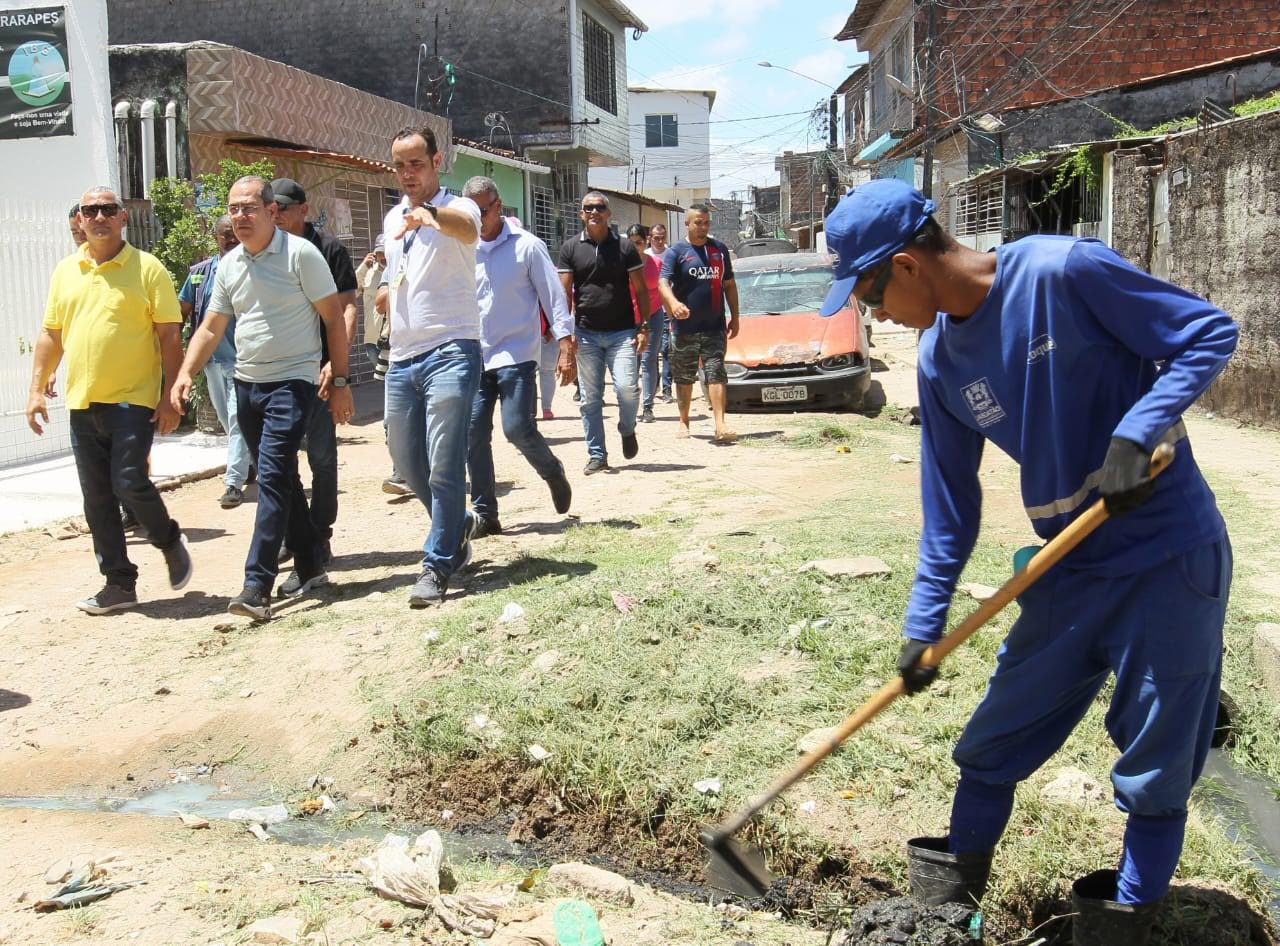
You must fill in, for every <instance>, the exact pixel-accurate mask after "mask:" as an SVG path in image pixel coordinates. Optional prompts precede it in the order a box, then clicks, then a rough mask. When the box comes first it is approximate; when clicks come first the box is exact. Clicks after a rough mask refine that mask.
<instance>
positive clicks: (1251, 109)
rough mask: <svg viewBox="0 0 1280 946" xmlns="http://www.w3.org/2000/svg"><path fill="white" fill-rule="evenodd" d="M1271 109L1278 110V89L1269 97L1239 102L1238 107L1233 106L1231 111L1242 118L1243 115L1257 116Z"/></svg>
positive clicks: (1279, 102)
mask: <svg viewBox="0 0 1280 946" xmlns="http://www.w3.org/2000/svg"><path fill="white" fill-rule="evenodd" d="M1273 108H1280V89H1277V90H1276V91H1275V92H1272V93H1271V94H1270V95H1263V96H1260V97H1258V98H1254V99H1249V100H1248V101H1246V102H1241V103H1240V104H1239V105H1235V106H1233V107H1232V109H1231V111H1233V112H1235V113H1236V114H1237V115H1240V116H1242V117H1243V116H1245V115H1257V114H1258V113H1259V112H1269V111H1271V110H1272V109H1273Z"/></svg>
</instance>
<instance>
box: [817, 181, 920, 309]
mask: <svg viewBox="0 0 1280 946" xmlns="http://www.w3.org/2000/svg"><path fill="white" fill-rule="evenodd" d="M933 208H934V203H933V201H932V200H930V199H929V198H927V197H925V196H924V194H922V193H920V192H919V191H918V190H916V189H915V188H914V187H912V186H911V185H910V184H907V183H905V182H903V181H900V180H898V179H897V178H892V177H883V178H878V179H876V180H874V181H868V182H867V183H865V184H860V185H858V186H857V187H851V188H849V192H848V193H847V194H845V195H844V196H843V197H841V198H840V203H838V204H836V209H835V210H833V211H831V216H829V217H828V218H827V221H826V224H825V229H826V235H827V252H828V253H830V254H831V255H832V256H834V257H835V259H836V281H835V282H834V283H832V284H831V290H830V291H829V292H828V293H827V301H826V302H824V303H823V304H822V308H821V309H819V310H818V311H819V312H820V313H821V314H822V315H835V313H837V312H839V311H840V310H841V309H843V308H844V307H845V305H846V304H848V302H849V296H850V294H851V293H852V292H853V286H854V284H855V283H856V282H857V281H858V278H859V277H860V276H861V275H862V274H863V273H865V272H866V271H867V270H869V269H871V268H872V267H873V266H875V265H876V264H878V263H882V262H884V261H885V260H887V259H888V258H889V257H890V256H892V255H893V254H894V253H896V252H898V250H900V249H902V248H903V247H904V246H906V245H907V243H908V242H910V240H911V238H912V237H913V236H915V235H916V232H917V231H919V229H920V228H921V227H922V226H924V222H925V221H926V220H927V219H929V215H930V214H931V213H933Z"/></svg>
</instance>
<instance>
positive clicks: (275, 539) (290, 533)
mask: <svg viewBox="0 0 1280 946" xmlns="http://www.w3.org/2000/svg"><path fill="white" fill-rule="evenodd" d="M315 401H316V386H315V385H314V384H311V383H310V382H309V381H271V382H249V381H241V380H239V379H237V380H236V408H237V410H238V411H239V414H240V431H241V432H242V433H243V434H244V439H245V442H246V443H247V444H248V445H249V452H250V453H251V454H252V455H253V462H254V464H255V465H256V466H257V467H258V512H257V517H256V518H255V519H254V523H253V538H252V539H251V540H250V541H249V556H248V558H246V559H245V563H244V584H245V587H246V588H254V589H257V590H258V591H260V592H262V593H263V594H265V595H269V594H271V586H272V585H273V584H274V583H275V579H276V575H277V573H278V572H279V570H280V567H279V564H278V561H279V558H280V544H281V542H284V541H286V540H287V541H288V543H289V548H290V550H291V551H292V552H293V562H294V566H295V567H296V568H297V570H298V574H300V575H304V576H308V577H310V576H312V575H314V574H316V573H317V572H318V571H319V570H320V567H321V556H322V551H321V548H320V543H319V539H318V537H317V536H316V531H315V527H314V526H312V524H311V516H310V515H309V514H308V512H307V496H306V493H304V492H303V491H302V480H300V479H299V478H298V449H299V448H300V447H301V446H302V436H303V434H304V433H305V432H306V427H307V418H308V417H309V416H310V414H311V406H312V404H313V403H315Z"/></svg>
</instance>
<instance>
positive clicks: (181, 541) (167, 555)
mask: <svg viewBox="0 0 1280 946" xmlns="http://www.w3.org/2000/svg"><path fill="white" fill-rule="evenodd" d="M164 563H165V564H166V565H168V566H169V587H170V588H172V589H173V590H174V591H181V590H182V589H183V588H185V587H187V582H189V581H190V580H191V572H192V567H191V553H189V552H188V551H187V537H186V536H185V535H182V534H181V533H179V534H178V542H177V544H176V545H174V546H173V547H172V548H167V549H164Z"/></svg>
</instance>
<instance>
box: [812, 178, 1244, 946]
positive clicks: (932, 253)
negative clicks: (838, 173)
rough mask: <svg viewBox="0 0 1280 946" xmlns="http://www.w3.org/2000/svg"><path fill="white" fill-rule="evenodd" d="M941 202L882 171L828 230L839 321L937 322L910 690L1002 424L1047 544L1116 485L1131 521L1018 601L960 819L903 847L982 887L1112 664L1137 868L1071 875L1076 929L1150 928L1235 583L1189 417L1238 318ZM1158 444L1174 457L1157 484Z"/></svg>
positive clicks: (967, 745)
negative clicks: (940, 214) (867, 314)
mask: <svg viewBox="0 0 1280 946" xmlns="http://www.w3.org/2000/svg"><path fill="white" fill-rule="evenodd" d="M933 207H934V205H933V202H932V201H931V200H928V199H927V198H925V197H924V196H923V195H922V194H920V193H919V192H918V191H916V190H914V189H913V188H911V187H909V186H907V185H906V184H903V183H901V182H899V181H895V180H876V181H872V182H870V183H868V184H864V185H862V186H860V187H858V188H856V189H854V190H852V191H850V192H849V194H848V195H846V196H845V197H844V198H843V199H842V200H841V201H840V203H839V205H838V206H837V207H836V209H835V210H834V211H833V212H832V214H831V216H830V217H829V218H828V219H827V223H826V234H827V246H828V248H829V249H831V250H832V252H833V253H834V254H836V256H837V258H838V262H837V264H836V281H835V284H834V285H833V286H832V289H831V292H830V294H829V296H828V298H827V302H826V305H825V306H824V307H823V314H830V313H833V312H835V311H837V310H838V309H839V308H840V307H841V306H843V305H844V304H845V303H846V302H847V301H848V298H849V295H850V294H851V293H852V294H853V295H854V296H856V297H857V298H858V299H859V300H860V301H861V302H863V304H865V305H867V306H869V307H870V308H871V309H873V310H874V311H875V314H876V317H877V318H878V319H881V320H883V319H886V318H887V319H890V320H892V321H894V322H896V323H897V324H899V325H904V326H908V327H910V328H915V329H919V330H922V331H923V335H922V337H921V340H920V351H919V369H918V382H919V397H920V416H921V422H922V446H921V457H920V460H921V463H920V467H921V469H920V473H921V492H922V499H923V504H924V528H923V532H922V534H921V538H920V558H919V565H918V568H917V572H916V577H915V584H914V587H913V589H912V593H911V600H910V603H909V605H908V608H907V615H906V620H905V629H904V635H905V637H906V641H905V642H904V644H903V646H902V652H901V654H900V656H899V662H898V666H899V670H900V672H901V673H902V676H903V680H904V683H905V684H906V688H907V690H908V691H910V692H913V693H914V692H918V691H919V690H921V689H923V688H924V687H927V686H928V685H929V683H930V682H932V679H933V677H934V674H935V671H934V670H933V669H931V668H926V667H922V666H920V665H919V660H920V656H921V654H922V653H923V651H924V650H925V648H926V647H928V645H929V644H930V643H931V642H932V641H936V640H938V639H939V638H940V637H941V636H942V633H943V631H944V628H945V625H946V619H947V609H948V607H949V605H950V600H951V595H952V593H953V591H954V589H955V585H956V580H957V578H958V577H959V575H960V572H961V570H962V569H963V568H964V565H965V562H966V561H967V559H968V557H969V554H970V552H971V551H972V549H973V545H974V542H975V540H976V538H977V534H978V526H979V519H980V510H981V488H980V485H979V479H978V466H979V462H980V460H981V458H982V450H983V447H984V444H985V442H986V441H988V440H990V441H991V442H992V443H994V444H995V445H996V446H997V447H999V448H1000V449H1002V450H1004V451H1005V452H1006V453H1007V454H1009V456H1011V457H1012V458H1013V459H1014V460H1015V461H1016V462H1017V463H1018V464H1019V465H1020V466H1021V480H1022V498H1023V504H1024V506H1025V507H1026V511H1027V515H1028V517H1029V518H1030V519H1031V522H1032V525H1033V527H1034V528H1035V531H1036V533H1037V535H1039V536H1040V537H1041V538H1042V539H1049V538H1052V537H1053V536H1054V535H1056V534H1058V533H1059V532H1060V531H1061V530H1062V529H1063V528H1064V527H1065V526H1066V525H1067V524H1068V523H1070V522H1071V521H1072V520H1073V519H1074V518H1075V517H1076V516H1077V515H1079V514H1080V513H1082V512H1083V511H1084V510H1085V509H1087V508H1088V507H1089V506H1090V505H1091V504H1092V503H1093V502H1094V501H1095V500H1096V499H1097V498H1098V497H1099V496H1101V497H1102V498H1103V499H1104V500H1105V501H1106V504H1107V507H1108V510H1109V512H1110V514H1111V517H1112V518H1111V519H1110V520H1109V521H1108V522H1107V523H1106V524H1104V525H1103V526H1102V528H1100V529H1099V530H1098V531H1097V532H1095V533H1093V535H1092V536H1090V537H1089V538H1088V539H1086V540H1085V541H1084V542H1082V543H1081V544H1080V546H1079V547H1077V548H1076V549H1075V551H1073V552H1072V553H1070V554H1069V555H1068V556H1066V557H1065V558H1064V559H1063V560H1062V562H1061V563H1060V564H1059V565H1057V566H1056V567H1055V568H1053V569H1052V570H1050V571H1049V572H1048V573H1047V574H1046V575H1045V576H1044V577H1043V578H1041V579H1040V581H1038V582H1037V583H1036V584H1035V585H1033V586H1032V587H1031V588H1030V589H1028V590H1027V591H1026V592H1025V593H1024V594H1023V595H1022V597H1021V600H1020V604H1021V607H1022V613H1021V615H1020V616H1019V618H1018V620H1017V621H1016V622H1015V623H1014V626H1013V628H1012V629H1011V630H1010V632H1009V635H1008V637H1007V638H1006V639H1005V641H1004V643H1003V645H1002V647H1001V649H1000V653H999V657H998V661H997V666H996V670H995V672H994V674H993V675H992V677H991V681H990V684H989V687H988V690H987V693H986V695H985V696H984V697H983V699H982V702H981V703H980V704H979V705H978V708H977V710H975V712H974V714H973V717H972V718H971V719H970V721H969V723H968V725H967V726H966V728H965V731H964V733H963V734H962V735H961V737H960V741H959V743H958V744H957V746H956V749H955V752H954V758H955V761H956V764H957V765H958V766H959V768H960V780H959V784H958V785H957V787H956V793H955V799H954V801H953V805H952V811H951V824H950V833H949V834H948V835H947V836H946V837H944V838H917V839H914V840H913V841H911V842H909V843H908V860H909V868H910V873H911V875H912V884H913V890H915V891H916V892H917V894H918V895H920V896H923V897H925V898H933V899H934V901H935V902H941V901H944V900H962V901H967V900H972V899H976V898H978V897H981V895H982V893H983V891H984V890H985V886H986V880H987V873H988V871H989V869H990V863H991V854H992V850H993V849H994V847H995V845H996V842H997V841H998V840H999V838H1000V835H1001V834H1002V832H1003V831H1004V828H1005V825H1006V823H1007V822H1008V819H1009V816H1010V813H1011V810H1012V807H1013V795H1014V788H1015V786H1016V785H1017V784H1018V782H1020V781H1022V780H1023V779H1025V778H1027V777H1028V776H1030V775H1031V774H1032V773H1033V772H1035V771H1036V770H1037V769H1038V768H1039V767H1040V766H1041V765H1043V764H1044V762H1045V761H1046V760H1047V759H1048V758H1049V757H1050V756H1051V755H1052V754H1053V753H1054V752H1056V751H1057V749H1058V748H1059V747H1060V746H1061V745H1062V743H1063V742H1064V741H1065V740H1066V738H1067V736H1068V735H1069V734H1070V733H1071V731H1072V729H1074V728H1075V725H1076V724H1077V723H1078V722H1079V721H1080V719H1081V718H1082V717H1083V716H1084V714H1085V712H1086V711H1087V709H1088V708H1089V705H1090V704H1091V703H1092V701H1093V699H1094V697H1095V696H1096V695H1097V694H1098V692H1099V690H1100V689H1101V688H1102V686H1103V684H1104V683H1105V682H1106V679H1107V677H1108V675H1109V674H1114V675H1115V681H1116V682H1115V692H1114V695H1113V696H1112V698H1111V703H1110V708H1109V710H1108V712H1107V730H1108V732H1109V733H1110V735H1111V738H1112V740H1113V741H1114V743H1115V745H1116V748H1117V749H1118V750H1119V753H1120V755H1119V758H1118V759H1117V761H1116V763H1115V766H1114V768H1113V769H1112V773H1111V780H1112V784H1113V786H1114V789H1115V800H1116V805H1117V806H1118V807H1119V808H1120V809H1121V810H1122V811H1124V812H1125V813H1126V814H1127V815H1128V822H1127V827H1126V830H1125V835H1124V843H1123V850H1122V852H1121V857H1120V861H1119V865H1118V869H1117V870H1110V871H1098V872H1095V873H1094V874H1091V875H1089V876H1087V877H1084V878H1080V879H1079V880H1077V881H1076V883H1075V886H1074V887H1073V890H1072V899H1073V903H1074V906H1075V910H1076V912H1077V918H1076V921H1075V942H1076V944H1077V946H1098V944H1111V943H1117V944H1119V943H1124V944H1126V946H1128V944H1133V943H1143V942H1146V941H1147V938H1148V937H1149V936H1150V929H1151V921H1152V916H1153V912H1154V909H1155V906H1156V904H1157V903H1158V901H1159V900H1160V899H1161V897H1163V896H1164V894H1165V892H1166V890H1167V889H1168V885H1169V880H1170V878H1171V877H1172V876H1173V872H1174V869H1175V867H1176V866H1177V862H1178V857H1179V855H1180V853H1181V850H1182V842H1183V832H1184V828H1185V823H1186V816H1187V798H1188V796H1189V794H1190V792H1191V787H1192V785H1193V784H1194V783H1195V781H1196V779H1197V778H1198V777H1199V775H1200V771H1201V769H1202V767H1203V765H1204V760H1205V755H1206V753H1207V751H1208V749H1209V744H1210V740H1211V738H1212V734H1213V728H1214V721H1215V716H1216V710H1217V705H1218V683H1219V676H1220V671H1221V662H1222V625H1223V621H1224V618H1225V613H1226V605H1227V594H1228V591H1229V588H1230V584H1231V548H1230V545H1229V543H1228V541H1227V535H1226V528H1225V525H1224V523H1223V520H1222V517H1221V515H1220V514H1219V512H1218V509H1217V506H1216V504H1215V502H1214V498H1213V494H1212V493H1211V492H1210V490H1209V487H1208V486H1207V485H1206V483H1205V481H1204V478H1203V477H1202V476H1201V474H1200V470H1199V468H1198V467H1197V466H1196V462H1195V459H1194V457H1193V455H1192V452H1191V446H1190V443H1189V442H1188V440H1187V439H1186V438H1187V434H1186V429H1185V428H1184V427H1183V424H1182V420H1181V416H1182V413H1183V411H1185V410H1186V409H1187V408H1188V407H1189V406H1190V405H1191V404H1192V403H1193V402H1194V401H1195V400H1196V398H1197V397H1199V395H1200V394H1201V393H1202V392H1203V391H1204V390H1205V389H1206V388H1208V386H1209V385H1210V383H1211V382H1212V381H1213V379H1214V378H1215V377H1216V376H1217V375H1218V373H1219V372H1220V371H1221V370H1222V367H1223V366H1224V365H1225V364H1226V362H1227V359H1228V358H1229V357H1230V356H1231V353H1232V351H1233V350H1234V349H1235V343H1236V334H1237V332H1236V327H1235V325H1234V324H1233V323H1232V321H1231V319H1230V317H1228V316H1227V314H1226V313H1224V312H1223V311H1221V310H1220V309H1218V308H1216V307H1215V306H1213V305H1212V304H1210V303H1209V302H1206V301H1205V300H1204V299H1201V298H1199V297H1198V296H1195V295H1193V294H1192V293H1189V292H1187V291H1185V290H1183V289H1180V288H1178V287H1176V286H1173V285H1170V284H1169V283H1166V282H1163V281H1161V280H1159V279H1156V278H1155V277H1153V276H1151V275H1149V274H1147V273H1145V272H1142V271H1141V270H1138V269H1136V268H1134V267H1133V266H1131V265H1130V264H1129V263H1127V262H1126V261H1125V260H1124V259H1122V258H1121V257H1120V256H1118V255H1117V254H1116V253H1115V252H1114V251H1112V250H1111V249H1110V248H1108V247H1107V246H1106V245H1105V244H1103V243H1100V242H1098V241H1097V240H1088V239H1072V238H1066V237H1052V236H1032V237H1027V238H1025V239H1022V240H1019V241H1017V242H1016V243H1011V244H1008V245H1005V246H1001V247H1000V248H998V249H997V250H996V252H994V253H978V252H976V251H973V250H970V249H967V248H965V247H962V246H960V245H958V244H957V243H955V242H954V241H953V240H952V239H951V238H950V237H949V236H947V235H946V233H945V232H944V231H942V230H941V228H940V227H939V226H938V225H937V223H936V222H935V221H934V220H933V218H932V217H931V216H930V214H931V213H932V211H933ZM1160 443H1172V444H1175V449H1176V451H1177V454H1176V457H1175V459H1174V461H1173V463H1172V465H1171V466H1170V467H1169V469H1168V470H1167V471H1166V472H1165V473H1163V474H1162V475H1161V476H1160V478H1159V479H1158V480H1156V481H1152V480H1151V479H1150V478H1149V476H1148V462H1149V457H1150V455H1151V452H1152V451H1153V450H1154V449H1155V447H1156V446H1157V445H1158V444H1160ZM926 875H928V876H927V877H926Z"/></svg>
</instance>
